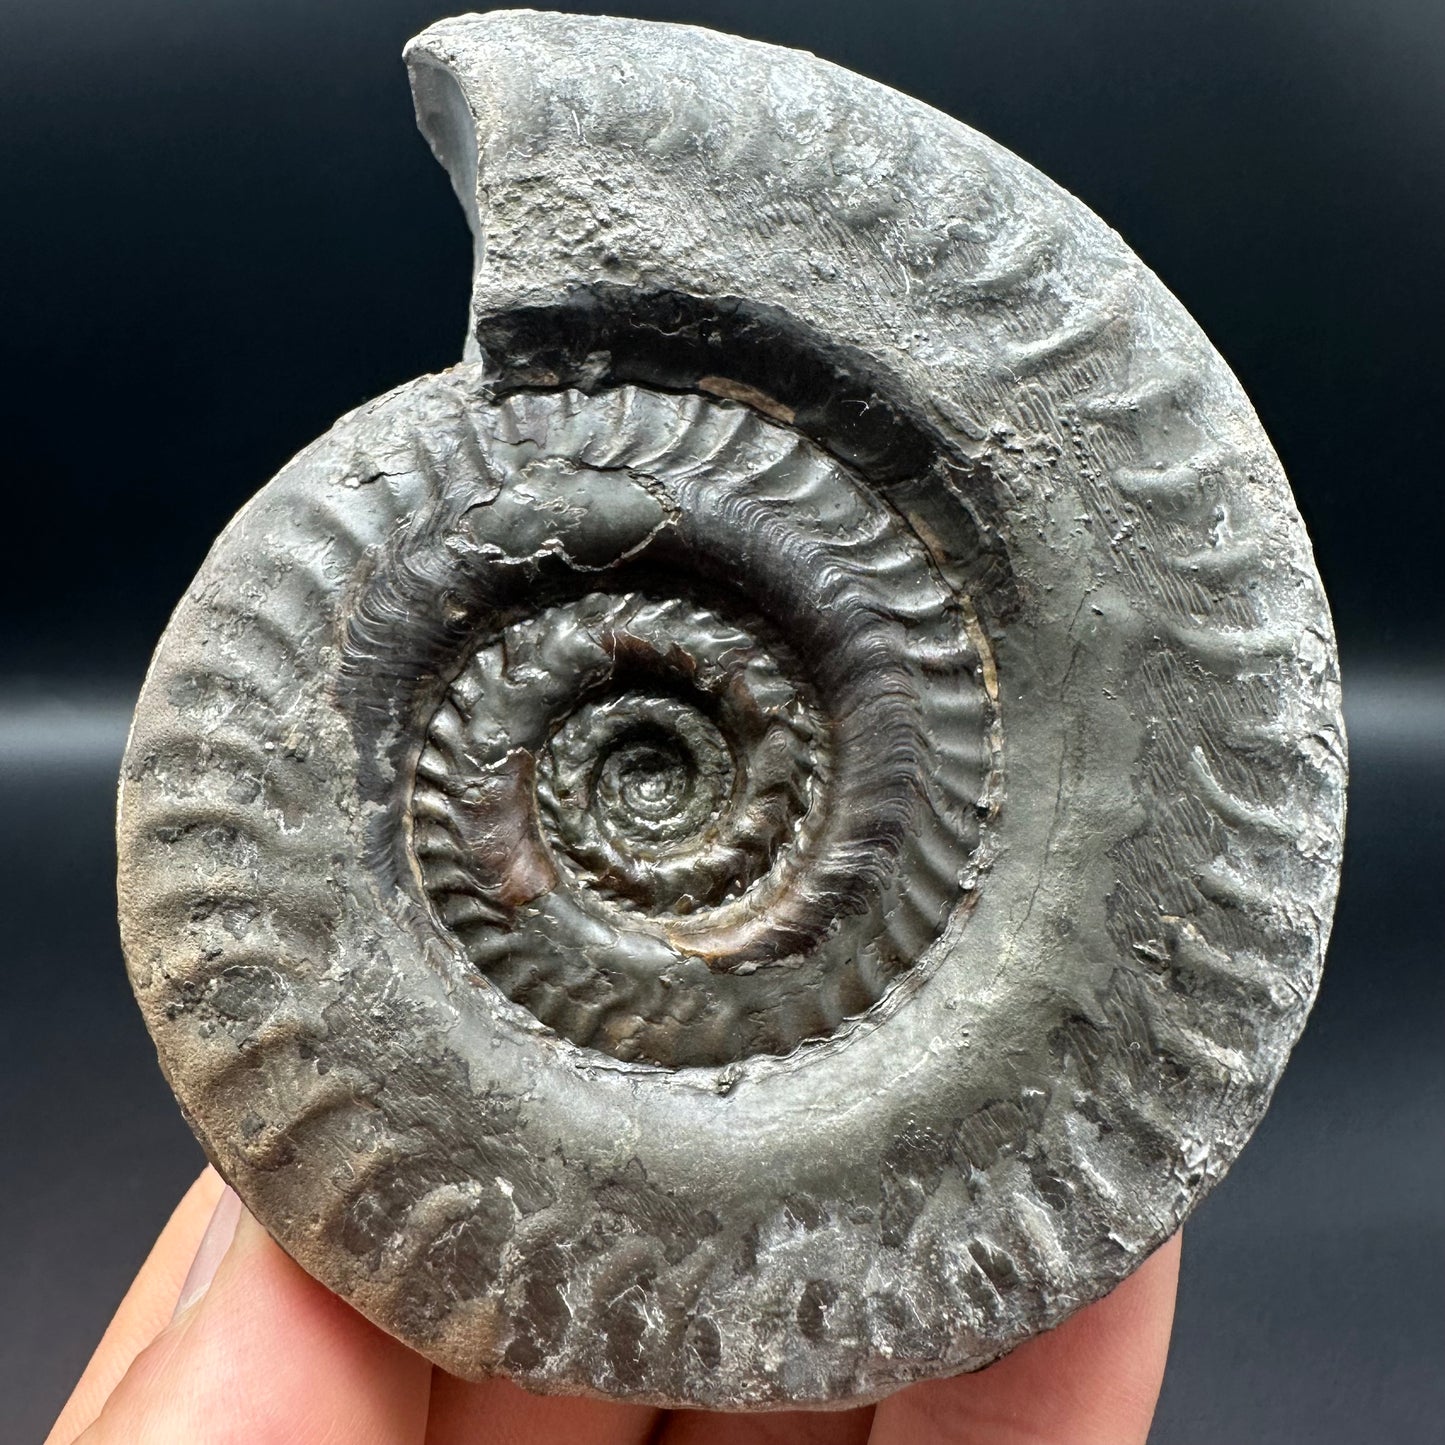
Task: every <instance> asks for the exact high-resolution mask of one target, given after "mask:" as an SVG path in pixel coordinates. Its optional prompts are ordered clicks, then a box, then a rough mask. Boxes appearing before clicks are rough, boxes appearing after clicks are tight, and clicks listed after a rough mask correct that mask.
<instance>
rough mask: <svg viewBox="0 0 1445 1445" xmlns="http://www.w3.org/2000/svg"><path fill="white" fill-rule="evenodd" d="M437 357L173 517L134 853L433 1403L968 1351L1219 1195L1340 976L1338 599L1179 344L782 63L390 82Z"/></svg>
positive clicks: (520, 37)
mask: <svg viewBox="0 0 1445 1445" xmlns="http://www.w3.org/2000/svg"><path fill="white" fill-rule="evenodd" d="M408 62H409V64H410V66H411V70H412V81H413V88H414V91H415V94H416V100H417V113H418V117H419V120H420V123H421V125H422V128H423V130H424V132H425V133H426V135H427V137H428V139H429V140H430V141H431V143H432V146H433V148H434V149H435V151H436V152H437V155H438V157H439V158H440V159H441V161H442V162H443V164H444V165H445V166H446V168H447V170H448V172H449V174H450V175H451V177H452V181H453V184H454V186H455V188H456V190H457V194H458V196H459V197H460V199H461V200H462V202H463V205H464V208H465V209H466V211H467V214H468V218H469V220H470V222H471V224H472V227H473V230H474V233H475V235H476V237H477V242H478V244H477V256H478V264H477V270H476V276H475V281H474V288H473V296H472V316H471V325H470V328H469V341H468V346H467V354H466V357H465V358H464V360H463V361H462V363H460V364H459V365H458V366H456V367H454V368H452V369H451V370H450V371H448V372H446V373H444V374H442V375H439V376H435V377H423V378H420V379H418V380H416V381H413V382H410V383H407V384H406V385H404V386H402V387H399V388H398V389H397V390H395V391H393V392H391V393H390V394H389V395H387V396H385V397H383V398H381V399H379V400H378V401H375V402H373V403H371V404H369V405H367V406H364V407H362V408H360V409H359V410H358V411H356V412H353V413H352V414H351V415H349V416H347V417H344V418H343V419H342V420H341V421H339V422H338V423H337V424H336V426H335V427H334V428H333V429H332V431H331V432H329V433H328V434H327V435H326V436H325V437H323V438H321V439H320V440H319V441H318V442H316V443H315V444H313V445H312V446H311V447H309V448H307V449H306V451H304V452H303V453H302V454H301V455H300V456H299V457H297V458H296V460H295V461H293V462H292V463H291V464H290V465H289V466H288V467H286V468H285V469H284V470H283V471H282V472H281V473H280V475H279V476H277V477H276V478H275V479H274V480H273V481H272V482H271V483H270V484H269V485H268V486H267V487H266V488H265V489H264V490H263V491H262V492H260V493H259V494H258V496H257V497H256V498H255V500H254V501H253V502H252V503H251V504H250V505H249V506H248V507H247V508H246V509H245V510H244V511H243V512H242V513H241V515H240V516H239V517H238V518H237V519H236V521H235V522H234V523H233V524H232V526H231V527H230V528H229V529H228V530H227V531H226V533H225V534H224V535H223V536H222V538H221V539H220V540H219V541H218V542H217V544H216V546H215V548H214V550H213V551H212V553H211V556H210V557H209V558H208V559H207V561H206V563H205V565H204V567H203V568H202V570H201V572H200V574H199V576H198V577H197V579H196V581H195V583H194V584H193V585H192V587H191V589H190V591H189V592H188V593H187V595H186V597H185V599H184V600H183V601H182V603H181V605H180V607H179V608H178V609H177V612H176V614H175V617H174V618H173V620H172V622H171V625H170V627H169V629H168V631H167V633H166V636H165V638H164V640H163V641H162V644H161V647H160V649H159V651H158V653H157V656H156V659H155V662H154V665H153V667H152V671H151V674H150V676H149V678H148V679H147V683H146V687H145V691H144V694H143V696H142V700H141V704H140V707H139V708H138V711H137V716H136V723H135V728H134V730H133V733H132V738H131V742H130V746H129V749H128V752H127V756H126V761H125V767H124V777H123V780H122V797H121V816H120V825H119V833H120V883H121V889H120V892H121V914H122V929H123V936H124V942H125V947H126V955H127V961H128V965H129V968H130V971H131V975H132V980H133V982H134V985H135V989H136V993H137V996H138V998H139V1000H140V1002H141V1006H142V1008H143V1010H144V1012H145V1016H146V1019H147V1023H148V1025H149V1027H150V1028H151V1030H152V1033H153V1034H154V1036H155V1039H156V1043H157V1047H158V1050H159V1053H160V1058H161V1062H162V1066H163V1067H164V1069H165V1070H166V1073H167V1076H168V1077H169V1079H170V1080H171V1082H172V1084H173V1086H174V1088H175V1090H176V1093H177V1096H178V1098H179V1099H180V1101H181V1104H182V1107H183V1108H184V1109H185V1111H186V1114H187V1117H188V1119H189V1120H190V1121H191V1122H192V1124H193V1126H194V1127H195V1129H196V1131H197V1133H198V1135H199V1136H200V1138H201V1139H202V1142H203V1143H204V1145H205V1147H206V1149H207V1151H208V1152H209V1153H210V1154H211V1156H212V1157H213V1159H215V1161H216V1162H217V1164H218V1166H219V1167H220V1168H221V1170H222V1172H223V1173H224V1174H225V1175H226V1176H227V1177H228V1178H229V1179H230V1180H231V1181H232V1182H233V1183H234V1184H235V1185H236V1186H237V1188H238V1189H239V1191H240V1193H241V1194H242V1196H243V1197H244V1198H245V1200H246V1201H247V1203H248V1204H249V1205H250V1206H251V1208H252V1209H253V1210H254V1211H255V1212H256V1213H257V1215H258V1216H259V1217H260V1218H261V1219H262V1220H263V1222H264V1223H265V1224H266V1225H267V1227H268V1228H269V1229H270V1230H271V1231H272V1233H273V1234H275V1236H276V1237H277V1238H278V1239H279V1240H280V1241H281V1242H282V1244H284V1245H285V1247H286V1248H287V1249H288V1250H289V1251H290V1252H291V1253H292V1254H293V1255H294V1256H295V1257H296V1258H297V1259H298V1260H300V1261H301V1263H302V1264H304V1265H305V1266H306V1267H307V1268H308V1269H309V1270H311V1271H312V1272H313V1273H314V1274H315V1275H317V1276H318V1277H319V1278H321V1279H322V1280H324V1281H325V1282H326V1283H328V1284H329V1285H331V1286H332V1287H333V1288H334V1289H336V1290H338V1291H339V1292H340V1293H342V1294H343V1295H345V1296H346V1297H347V1298H349V1299H350V1300H352V1301H353V1303H355V1304H356V1305H357V1307H358V1308H360V1309H361V1310H363V1311H364V1312H365V1313H366V1314H368V1315H369V1316H370V1317H371V1318H373V1319H375V1320H377V1321H378V1322H379V1323H380V1324H382V1325H383V1326H384V1327H385V1328H387V1329H389V1330H391V1331H392V1332H394V1333H395V1334H397V1335H399V1336H400V1337H402V1338H403V1339H405V1340H407V1341H408V1342H409V1343H411V1344H413V1345H414V1346H415V1347H416V1348H418V1349H420V1350H422V1351H423V1352H424V1353H426V1354H427V1355H428V1356H430V1357H431V1358H433V1359H435V1360H437V1361H438V1362H440V1363H442V1364H443V1365H445V1366H446V1367H447V1368H449V1369H452V1370H454V1371H457V1372H458V1373H461V1374H463V1375H470V1376H481V1375H485V1374H488V1373H494V1372H505V1373H508V1374H511V1375H512V1376H514V1377H515V1378H516V1379H518V1380H519V1381H521V1382H522V1383H524V1384H526V1385H528V1386H530V1387H532V1388H534V1389H541V1390H570V1391H587V1392H596V1393H602V1394H609V1395H616V1396H623V1397H630V1398H636V1399H646V1400H654V1401H659V1402H669V1403H679V1402H687V1403H694V1404H703V1405H712V1406H719V1407H727V1408H768V1407H774V1406H779V1405H784V1404H788V1403H794V1402H801V1403H815V1404H827V1403H834V1402H842V1401H846V1400H850V1399H861V1398H868V1397H875V1396H878V1395H881V1394H883V1393H886V1392H887V1391H889V1390H892V1389H894V1388H897V1387H898V1386H900V1385H903V1384H906V1383H908V1382H909V1381H911V1380H914V1379H919V1378H924V1377H928V1376H933V1375H938V1374H943V1373H948V1372H950V1371H956V1370H961V1369H969V1368H976V1367H978V1366H980V1365H982V1364H985V1363H987V1362H988V1361H989V1360H991V1359H993V1358H995V1357H996V1356H997V1355H999V1354H1000V1353H1002V1352H1003V1351H1005V1350H1006V1349H1008V1348H1010V1347H1011V1346H1012V1345H1014V1344H1016V1343H1018V1342H1019V1341H1020V1340H1021V1339H1023V1338H1026V1337H1027V1336H1028V1335H1030V1334H1031V1333H1034V1332H1036V1331H1038V1330H1040V1329H1044V1328H1047V1327H1048V1326H1050V1325H1052V1324H1054V1323H1056V1322H1057V1321H1059V1320H1060V1319H1062V1318H1063V1317H1064V1316H1066V1315H1067V1314H1068V1313H1069V1312H1071V1311H1072V1310H1073V1309H1075V1308H1077V1307H1078V1306H1079V1305H1081V1304H1083V1303H1085V1302H1087V1301H1088V1300H1090V1299H1093V1298H1095V1297H1097V1296H1098V1295H1099V1294H1101V1293H1103V1292H1104V1291H1105V1290H1107V1289H1108V1288H1110V1287H1111V1286H1112V1285H1113V1284H1114V1283H1116V1282H1117V1281H1118V1280H1119V1279H1120V1278H1122V1277H1123V1276H1124V1275H1126V1274H1127V1273H1128V1272H1129V1271H1130V1270H1132V1269H1133V1268H1134V1267H1135V1266H1136V1265H1137V1264H1138V1263H1139V1262H1140V1261H1141V1260H1142V1259H1143V1258H1144V1257H1145V1256H1146V1255H1147V1254H1148V1253H1149V1251H1150V1250H1152V1249H1153V1248H1154V1247H1155V1246H1156V1245H1157V1244H1159V1243H1160V1242H1161V1241H1162V1240H1163V1239H1164V1238H1166V1237H1167V1236H1168V1235H1169V1234H1170V1233H1171V1232H1172V1231H1173V1230H1174V1229H1175V1228H1176V1227H1177V1226H1178V1224H1179V1223H1180V1221H1181V1220H1182V1219H1183V1218H1184V1217H1185V1215H1186V1214H1187V1213H1188V1211H1189V1210H1190V1209H1191V1208H1192V1206H1193V1205H1194V1204H1195V1203H1196V1202H1197V1200H1198V1199H1199V1198H1200V1197H1201V1196H1202V1194H1203V1193H1204V1192H1205V1191H1206V1190H1207V1189H1208V1188H1209V1187H1210V1185H1211V1184H1212V1183H1213V1182H1214V1181H1215V1180H1217V1179H1218V1177H1219V1176H1220V1175H1221V1173H1222V1172H1223V1171H1224V1170H1225V1169H1226V1168H1227V1167H1228V1165H1229V1163H1230V1161H1231V1160H1232V1159H1233V1157H1234V1155H1235V1154H1236V1153H1237V1151H1238V1150H1239V1148H1240V1147H1241V1145H1242V1144H1243V1143H1244V1141H1245V1140H1246V1139H1247V1138H1248V1136H1249V1134H1250V1132H1251V1131H1252V1129H1253V1127H1254V1125H1255V1123H1256V1122H1257V1121H1258V1118H1259V1116H1260V1114H1261V1113H1262V1112H1263V1110H1264V1108H1265V1106H1266V1104H1267V1102H1268V1099H1269V1095H1270V1091H1271V1090H1272V1088H1273V1086H1274V1083H1275V1082H1276V1080H1277V1078H1278V1076H1279V1072H1280V1070H1281V1069H1282V1068H1283V1066H1284V1062H1285V1059H1286V1056H1287V1053H1288V1050H1289V1048H1290V1046H1291V1044H1292V1043H1293V1041H1294V1039H1295V1037H1296V1036H1297V1034H1298V1032H1299V1029H1300V1028H1301V1027H1302V1025H1303V1022H1304V1018H1305V1014H1306V1013H1307V1011H1308V1008H1309V1004H1310V1001H1311V999H1312V997H1313V994H1314V990H1315V988H1316V985H1317V983H1318V977H1319V969H1320V964H1321V960H1322V954H1323V948H1324V942H1325V938H1326V935H1327V932H1328V923H1329V917H1330V911H1331V907H1332V903H1333V897H1334V890H1335V886H1336V881H1337V874H1338V864H1339V850H1340V837H1341V821H1342V807H1343V788H1344V743H1343V735H1342V732H1341V728H1340V720H1339V712H1338V682H1337V670H1336V663H1335V653H1334V644H1333V638H1332V634H1331V629H1330V623H1329V616H1328V611H1327V609H1326V606H1325V602H1324V598H1323V596H1322V594H1321V592H1320V589H1319V584H1318V580H1317V578H1316V575H1315V571H1314V567H1313V563H1312V560H1311V557H1310V553H1309V547H1308V543H1307V540H1306V538H1305V535H1304V531H1303V528H1302V526H1301V524H1300V521H1299V518H1298V515H1297V513H1296V512H1295V509H1294V506H1293V503H1292V501H1291V498H1290V495H1289V491H1288V487H1287V485H1286V483H1285V480H1284V478H1283V475H1282V473H1281V471H1280V468H1279V464H1278V462H1277V460H1276V458H1275V457H1274V454H1273V452H1272V451H1271V449H1270V447H1269V444H1268V442H1267V440H1266V438H1265V437H1264V435H1263V433H1262V432H1261V430H1260V427H1259V424H1258V422H1257V420H1256V419H1255V417H1254V415H1253V413H1252V411H1251V410H1250V408H1249V405H1248V403H1247V402H1246V400H1245V399H1244V397H1243V396H1242V394H1241V393H1240V391H1239V388H1238V386H1237V384H1236V383H1235V381H1234V380H1233V378H1232V377H1231V376H1230V374H1229V372H1228V370H1227V368H1226V367H1225V366H1224V364H1223V363H1222V361H1221V360H1220V359H1219V358H1218V356H1217V355H1216V354H1215V353H1214V352H1213V350H1212V349H1211V348H1210V347H1209V345H1208V343H1207V342H1206V341H1205V339H1204V338H1203V337H1202V336H1201V335H1200V333H1199V331H1198V329H1197V328H1196V327H1195V326H1194V325H1193V323H1192V322H1191V321H1190V320H1189V319H1188V317H1187V316H1186V315H1185V314H1184V313H1183V312H1182V310H1181V309H1180V308H1179V306H1178V304H1177V303H1176V302H1175V301H1174V300H1173V299H1172V298H1171V297H1170V296H1169V295H1168V293H1167V292H1166V291H1165V290H1164V289H1163V288H1162V287H1161V286H1160V284H1159V282H1158V281H1157V280H1155V279H1154V277H1152V276H1151V275H1150V274H1149V272H1148V271H1147V270H1145V269H1144V267H1143V266H1142V265H1141V264H1140V262H1139V261H1138V260H1137V259H1136V258H1135V257H1134V256H1133V255H1132V254H1131V253H1130V252H1129V251H1128V250H1127V249H1126V248H1125V247H1124V246H1123V244H1122V243H1121V242H1120V240H1119V239H1118V237H1117V236H1115V235H1114V234H1113V233H1112V232H1111V231H1109V230H1108V228H1107V227H1106V226H1104V225H1103V223H1102V222H1100V221H1099V220H1098V219H1097V218H1095V217H1094V216H1092V215H1091V214H1090V213H1089V212H1088V211H1087V210H1086V209H1085V208H1083V207H1082V206H1081V205H1080V204H1079V203H1078V202H1076V201H1074V200H1073V199H1072V198H1071V197H1069V196H1067V195H1066V194H1064V193H1063V192H1061V191H1060V190H1059V189H1058V188H1057V187H1055V186H1053V185H1052V184H1050V183H1049V182H1048V181H1047V180H1045V179H1044V178H1043V177H1041V176H1039V175H1038V174H1037V173H1036V172H1035V171H1033V170H1031V169H1030V168H1029V167H1028V166H1026V165H1025V164H1024V163H1023V162H1021V161H1019V160H1018V159H1017V158H1016V157H1013V156H1011V155H1010V154H1008V153H1007V152H1006V151H1004V150H1002V149H1001V148H1000V147H998V146H997V145H995V144H993V143H992V142H990V141H988V140H986V139H985V138H983V137H981V136H979V135H977V134H975V133H974V132H972V131H970V130H968V129H967V128H965V127H964V126H961V125H959V124H958V123H956V122H954V121H952V120H949V119H948V118H946V117H944V116H942V115H939V114H938V113H936V112H934V111H931V110H929V109H928V108H927V107H925V106H923V105H921V104H919V103H917V102H915V101H912V100H909V99H907V98H905V97H902V96H899V95H897V94H894V93H893V92H890V91H888V90H886V89H884V88H882V87H880V86H877V85H875V84H873V83H871V82H868V81H865V80H863V79H861V78H859V77H857V76H854V75H850V74H848V73H847V72H844V71H841V70H838V69H836V68H835V67H832V66H829V65H827V64H825V63H823V62H820V61H818V60H815V59H814V58H812V57H811V56H807V55H803V54H799V53H793V52H787V51H779V50H776V49H773V48H770V47H765V46H760V45H756V44H753V43H750V42H747V41H742V40H735V39H731V38H728V37H723V36H718V35H714V34H710V33H708V32H705V31H700V30H691V29H685V28H680V27H672V26H663V25H653V24H647V23H643V22H636V21H623V20H602V19H592V18H585V17H575V16H560V15H547V14H534V13H495V14H492V15H488V16H485V17H465V18H461V19H457V20H451V21H444V22H442V23H440V24H438V25H436V26H433V27H432V28H431V29H430V30H428V31H426V32H425V33H424V34H423V35H422V36H420V37H418V38H417V39H416V40H415V41H413V42H412V44H411V46H410V47H409V49H408Z"/></svg>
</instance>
